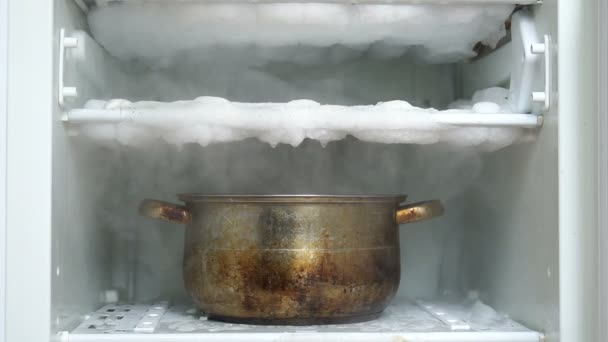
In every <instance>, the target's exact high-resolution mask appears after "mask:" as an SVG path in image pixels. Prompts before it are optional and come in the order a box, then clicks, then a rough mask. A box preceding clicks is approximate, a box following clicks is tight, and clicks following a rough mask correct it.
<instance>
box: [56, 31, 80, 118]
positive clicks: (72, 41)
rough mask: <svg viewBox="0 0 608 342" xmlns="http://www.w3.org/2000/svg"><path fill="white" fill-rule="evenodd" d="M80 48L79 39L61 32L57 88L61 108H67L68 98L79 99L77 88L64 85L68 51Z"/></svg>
mask: <svg viewBox="0 0 608 342" xmlns="http://www.w3.org/2000/svg"><path fill="white" fill-rule="evenodd" d="M76 47H78V38H75V37H68V36H66V35H65V29H63V28H62V29H61V30H59V73H58V77H57V79H58V81H57V82H58V83H59V84H58V87H57V91H58V94H57V99H58V102H59V107H60V108H64V107H65V100H66V98H68V97H77V96H78V90H77V89H76V87H67V86H65V84H64V81H65V72H64V66H65V56H66V52H67V49H73V48H76Z"/></svg>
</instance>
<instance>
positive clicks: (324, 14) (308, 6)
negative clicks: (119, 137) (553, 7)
mask: <svg viewBox="0 0 608 342" xmlns="http://www.w3.org/2000/svg"><path fill="white" fill-rule="evenodd" d="M513 9H514V5H508V4H507V5H505V4H496V3H488V4H475V5H474V4H468V5H462V4H461V5H446V4H442V5H429V4H427V5H421V4H418V5H405V4H401V5H390V4H371V5H370V4H351V3H347V4H340V3H325V4H323V3H274V4H273V3H258V4H255V3H205V2H195V1H170V2H161V1H146V0H141V1H130V2H109V3H108V5H103V6H99V7H96V8H95V9H93V10H92V11H91V12H90V13H89V16H88V22H89V26H90V28H91V32H92V33H93V35H94V37H95V38H96V39H97V40H98V41H99V42H100V43H101V44H102V45H103V46H104V47H105V48H106V49H107V50H108V51H109V52H110V53H111V54H113V55H114V56H116V57H119V58H121V59H125V60H129V59H143V60H150V61H161V60H163V59H167V58H172V57H174V56H177V55H180V54H184V53H188V52H191V51H197V53H199V54H205V51H206V50H209V49H214V48H215V47H217V46H233V47H237V46H240V47H243V48H244V49H245V50H243V51H247V53H249V54H251V53H252V51H256V50H255V49H254V50H251V46H258V47H264V48H265V49H264V50H263V52H260V53H263V54H264V55H265V58H267V59H269V60H282V61H295V62H298V61H301V60H302V56H301V55H302V54H303V52H302V49H301V47H306V51H307V52H306V53H305V54H306V55H307V57H306V58H304V60H305V62H306V63H325V62H327V61H328V60H331V59H332V58H333V57H332V56H331V55H330V54H327V53H316V52H314V50H315V48H326V47H331V46H334V45H342V46H346V47H348V48H350V49H352V50H353V51H360V50H367V49H369V50H370V51H371V53H370V56H372V57H377V58H392V57H397V56H401V55H403V54H406V53H411V54H412V55H413V56H415V57H418V58H419V59H420V60H424V61H428V62H450V61H456V60H461V59H463V58H468V57H472V56H474V55H475V53H474V51H473V47H474V46H475V44H477V43H478V42H482V43H483V44H486V45H489V46H495V45H496V43H497V42H498V41H499V40H500V39H501V38H502V37H504V36H505V25H504V23H505V21H506V20H507V19H508V18H509V15H510V14H511V12H512V11H513ZM311 51H312V52H311ZM254 54H255V53H254ZM311 59H312V60H311Z"/></svg>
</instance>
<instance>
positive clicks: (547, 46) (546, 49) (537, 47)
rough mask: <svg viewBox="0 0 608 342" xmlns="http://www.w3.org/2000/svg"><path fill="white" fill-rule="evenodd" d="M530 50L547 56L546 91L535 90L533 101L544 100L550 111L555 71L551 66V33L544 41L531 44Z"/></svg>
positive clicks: (547, 109) (546, 109) (546, 107)
mask: <svg viewBox="0 0 608 342" xmlns="http://www.w3.org/2000/svg"><path fill="white" fill-rule="evenodd" d="M530 52H532V53H533V54H535V55H540V54H542V55H544V56H545V91H544V92H533V93H532V101H534V102H542V103H543V104H544V107H543V109H544V111H545V112H548V111H549V109H550V108H551V97H552V96H551V95H552V94H551V82H553V73H552V68H551V37H550V36H549V35H545V36H544V42H543V43H536V44H532V45H531V46H530Z"/></svg>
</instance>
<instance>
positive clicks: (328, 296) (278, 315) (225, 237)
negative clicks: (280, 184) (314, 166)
mask: <svg viewBox="0 0 608 342" xmlns="http://www.w3.org/2000/svg"><path fill="white" fill-rule="evenodd" d="M178 197H179V199H180V200H182V201H184V202H185V206H181V205H176V204H171V203H166V202H161V201H156V200H144V201H143V202H142V204H141V207H140V212H141V213H142V214H144V215H146V216H149V217H152V218H156V219H160V220H164V221H169V222H175V223H182V224H186V225H187V230H186V238H185V248H184V261H183V267H184V269H183V271H184V274H183V276H184V282H185V285H186V288H187V290H188V292H189V293H190V295H191V296H192V298H193V299H194V301H195V302H196V304H197V305H198V306H199V307H200V308H201V309H202V310H204V311H205V312H207V314H208V315H209V318H211V319H216V320H223V321H229V322H238V323H250V324H292V325H302V324H329V323H344V322H357V321H365V320H369V319H373V318H375V317H377V316H378V315H380V313H381V312H382V310H384V308H385V307H386V306H387V305H388V304H389V302H390V300H391V299H392V298H393V296H394V295H395V293H396V291H397V288H398V286H399V279H400V266H399V260H400V256H399V230H398V225H399V224H401V223H409V222H414V221H418V220H423V219H428V218H431V217H435V216H439V215H441V214H442V212H443V207H442V205H441V202H439V201H438V200H433V201H427V202H421V203H415V204H409V205H404V206H399V204H400V203H401V202H403V201H404V200H405V198H406V197H405V196H320V195H270V196H207V195H200V194H184V195H179V196H178Z"/></svg>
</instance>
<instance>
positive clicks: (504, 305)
mask: <svg viewBox="0 0 608 342" xmlns="http://www.w3.org/2000/svg"><path fill="white" fill-rule="evenodd" d="M536 9H537V11H535V18H536V22H537V25H538V31H539V35H540V34H550V35H551V36H552V37H553V39H554V40H555V43H557V44H559V40H557V35H556V33H557V23H556V21H555V19H554V18H555V17H556V15H557V3H556V2H555V1H545V2H544V3H543V5H542V6H539V7H537V8H536ZM538 38H539V41H541V40H542V36H539V37H538ZM555 56H557V55H554V57H555ZM553 68H554V70H557V64H555V65H554V66H553ZM536 87H537V88H536V89H539V90H540V89H542V87H543V82H542V79H539V80H538V83H537V85H536ZM556 87H557V80H555V84H553V88H554V89H556ZM560 95H561V96H565V95H564V94H563V93H562V94H560ZM556 104H557V103H554V107H553V109H552V110H551V112H549V113H547V114H546V115H545V121H544V125H543V127H542V129H541V130H540V132H539V134H538V137H537V139H536V141H535V142H534V143H532V144H524V145H519V146H511V147H509V148H507V149H505V150H502V151H499V152H497V153H493V154H489V155H487V156H486V158H484V175H483V177H482V179H481V180H480V182H479V183H477V184H475V186H474V187H473V188H472V189H471V191H470V193H469V197H468V201H469V202H468V206H467V210H466V214H465V216H466V217H467V223H468V228H467V235H466V244H467V245H468V247H469V248H470V250H472V251H473V253H472V254H471V255H470V259H469V262H468V267H470V268H469V270H468V271H469V274H470V279H469V280H470V281H471V286H472V287H473V288H479V290H480V291H481V296H482V298H484V299H486V300H487V301H488V303H489V304H490V305H492V306H494V307H495V308H497V309H498V310H502V311H505V312H508V313H509V314H510V315H511V317H512V318H514V319H516V320H519V321H521V322H523V323H525V324H527V325H528V326H529V327H531V328H533V329H537V330H540V331H543V332H545V333H546V334H547V337H548V339H549V341H555V340H556V339H557V333H558V331H559V270H560V268H559V250H558V241H559V223H558V222H559V221H558V219H559V215H558V211H559V209H558V208H559V201H558V176H559V173H558V137H557V131H558V122H559V120H558V113H562V112H558V110H557V107H556V106H555V105H556Z"/></svg>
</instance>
